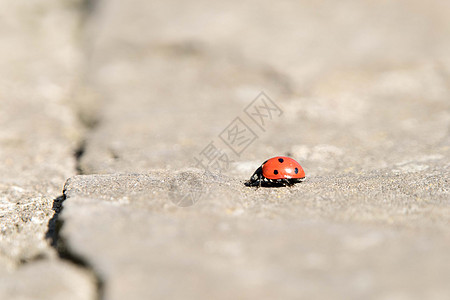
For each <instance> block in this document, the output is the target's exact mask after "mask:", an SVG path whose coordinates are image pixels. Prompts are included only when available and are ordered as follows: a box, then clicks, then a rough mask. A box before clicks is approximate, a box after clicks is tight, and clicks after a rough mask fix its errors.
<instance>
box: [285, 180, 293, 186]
mask: <svg viewBox="0 0 450 300" xmlns="http://www.w3.org/2000/svg"><path fill="white" fill-rule="evenodd" d="M283 182H284V183H285V184H286V185H287V186H292V185H293V183H292V182H291V181H290V180H289V179H286V178H285V179H283Z"/></svg>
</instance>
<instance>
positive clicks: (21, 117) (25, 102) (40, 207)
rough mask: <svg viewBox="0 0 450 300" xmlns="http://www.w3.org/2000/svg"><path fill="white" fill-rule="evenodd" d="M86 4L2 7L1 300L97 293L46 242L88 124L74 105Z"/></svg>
mask: <svg viewBox="0 0 450 300" xmlns="http://www.w3.org/2000/svg"><path fill="white" fill-rule="evenodd" d="M79 5H80V2H78V1H56V0H55V1H53V0H50V1H0V36H1V39H0V226H1V232H0V282H1V284H0V298H1V299H63V298H64V299H92V297H93V294H94V292H95V286H94V281H93V280H92V279H91V277H90V276H88V275H87V274H85V272H81V271H80V270H78V268H74V267H71V266H69V265H68V264H66V263H63V262H61V261H58V260H57V257H56V253H55V251H54V250H53V248H52V247H51V246H50V245H49V243H48V241H46V232H47V231H48V223H49V220H50V219H51V218H52V216H53V213H54V211H53V210H52V206H53V200H54V199H55V198H56V197H58V196H60V195H61V187H62V183H63V182H64V180H65V179H66V178H67V177H69V176H71V175H73V174H74V173H75V172H76V170H75V157H74V149H76V145H77V141H78V139H79V135H80V126H79V124H78V123H77V119H76V118H75V115H74V113H73V112H72V111H71V110H70V109H69V106H68V105H67V103H66V102H67V101H68V100H69V99H70V97H71V94H72V93H73V88H74V85H75V84H76V82H77V80H78V79H77V78H78V76H79V72H80V67H79V65H80V56H79V55H80V53H79V50H78V48H77V43H76V35H77V30H78V26H79V9H78V6H79ZM36 260H39V262H35V261H36ZM63 295H64V296H63Z"/></svg>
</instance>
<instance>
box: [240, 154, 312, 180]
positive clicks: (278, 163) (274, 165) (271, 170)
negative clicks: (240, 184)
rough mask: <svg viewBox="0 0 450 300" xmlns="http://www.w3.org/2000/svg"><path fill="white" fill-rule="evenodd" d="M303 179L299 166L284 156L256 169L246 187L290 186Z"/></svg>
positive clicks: (277, 157) (303, 174)
mask: <svg viewBox="0 0 450 300" xmlns="http://www.w3.org/2000/svg"><path fill="white" fill-rule="evenodd" d="M304 179H305V171H303V168H302V166H300V164H299V163H298V162H297V161H296V160H294V159H292V158H290V157H286V156H276V157H272V158H270V159H268V160H266V161H265V162H263V163H262V165H261V166H260V167H259V168H258V169H256V171H255V173H253V175H252V177H250V180H249V181H248V182H247V183H246V185H247V186H286V185H288V186H291V185H293V184H295V183H297V182H302V181H303V180H304Z"/></svg>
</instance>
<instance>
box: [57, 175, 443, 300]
mask: <svg viewBox="0 0 450 300" xmlns="http://www.w3.org/2000/svg"><path fill="white" fill-rule="evenodd" d="M425 174H426V173H420V175H425ZM447 180H448V178H447ZM186 181H189V183H190V184H189V185H187V184H183V183H184V182H186ZM417 184H418V183H417V180H416V179H414V178H411V176H410V175H409V174H402V175H396V174H392V173H391V174H385V173H383V174H380V173H378V172H373V173H367V174H364V175H359V176H353V177H350V178H348V177H345V176H340V177H337V176H335V177H331V176H328V177H315V178H311V179H310V180H308V181H306V182H305V183H302V184H299V185H296V186H294V187H292V188H277V189H267V188H261V189H256V188H248V187H245V186H244V185H243V184H242V182H241V181H239V180H237V179H232V178H228V177H225V176H211V175H209V176H208V175H205V174H204V173H203V172H202V171H200V170H195V169H190V170H189V169H188V170H184V171H180V172H176V173H173V172H167V171H154V172H151V173H149V174H130V175H126V174H122V175H85V176H76V177H73V178H71V179H70V180H69V181H68V182H67V183H66V186H65V195H66V197H67V200H66V202H65V203H64V206H65V208H64V211H63V213H62V218H63V220H64V222H65V225H64V228H63V231H62V235H63V236H64V238H65V239H66V240H67V241H68V247H69V248H70V249H71V251H73V252H74V253H78V254H79V255H81V256H82V257H84V258H85V259H87V260H88V261H90V262H91V263H92V266H93V268H94V269H96V270H97V271H98V272H99V274H100V276H101V278H102V279H103V280H104V281H105V283H106V285H105V298H106V299H124V298H128V299H148V298H154V299H174V298H183V299H274V298H282V299H299V298H300V299H336V298H338V299H447V298H448V297H449V296H450V288H449V286H448V279H449V278H450V269H449V267H448V266H449V264H450V254H449V252H448V246H449V243H450V234H449V230H448V215H449V213H450V211H449V207H450V206H449V200H448V199H449V197H448V182H447V181H446V180H443V179H442V178H440V177H431V176H430V177H428V180H427V182H426V183H424V188H423V189H419V188H417V187H415V186H416V185H417ZM426 187H429V190H427V189H426ZM411 190H413V191H414V193H415V194H414V195H411V194H410V193H411ZM430 190H432V191H433V192H431V193H430ZM191 192H195V193H196V194H197V195H199V196H198V199H199V201H198V202H197V203H196V204H195V206H191V207H189V208H182V207H178V206H176V205H175V204H174V202H176V199H179V198H181V197H182V196H184V195H190V193H191ZM419 199H424V200H419Z"/></svg>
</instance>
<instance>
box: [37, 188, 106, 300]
mask: <svg viewBox="0 0 450 300" xmlns="http://www.w3.org/2000/svg"><path fill="white" fill-rule="evenodd" d="M65 200H66V196H65V195H64V192H63V195H61V196H59V197H57V198H55V199H54V200H53V207H52V209H53V210H54V212H55V213H54V215H53V217H52V218H51V219H50V220H49V222H48V230H47V232H46V234H45V237H46V239H48V240H49V241H50V245H51V246H52V247H53V248H54V249H55V250H56V252H57V253H58V256H59V258H60V259H62V260H65V261H67V262H69V263H71V264H74V265H76V266H78V267H81V268H83V269H84V270H86V271H87V272H89V273H90V274H92V277H93V278H94V279H95V286H96V291H97V295H96V300H102V299H103V298H104V297H103V296H104V280H103V279H102V277H101V276H100V274H99V273H98V272H97V271H96V270H95V269H94V267H93V266H92V265H91V264H90V263H89V261H88V260H87V259H86V258H84V257H83V256H81V255H79V254H77V253H76V252H74V251H72V249H70V247H69V246H68V244H67V241H66V239H65V238H64V237H63V236H62V235H61V229H62V227H63V226H64V221H63V220H61V219H60V217H59V216H60V214H61V212H62V211H63V209H64V207H63V202H64V201H65Z"/></svg>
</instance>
